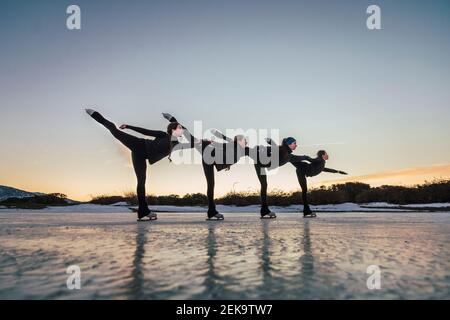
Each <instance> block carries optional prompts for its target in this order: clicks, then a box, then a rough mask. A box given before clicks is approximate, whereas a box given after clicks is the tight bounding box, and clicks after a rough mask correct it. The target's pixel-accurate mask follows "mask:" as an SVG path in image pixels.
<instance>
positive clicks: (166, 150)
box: [127, 119, 195, 164]
mask: <svg viewBox="0 0 450 320" xmlns="http://www.w3.org/2000/svg"><path fill="white" fill-rule="evenodd" d="M170 122H176V120H175V121H172V119H171V121H170ZM127 128H128V129H131V130H134V131H136V132H138V133H140V134H143V135H145V136H149V137H154V138H155V139H153V140H150V139H145V148H146V152H147V159H148V162H149V163H150V164H154V163H156V162H158V161H159V160H161V159H162V158H164V157H167V156H169V155H170V153H171V152H172V150H179V149H188V148H192V147H194V143H195V141H194V138H193V137H191V138H190V139H189V140H190V141H189V142H188V143H180V142H178V139H177V138H175V137H172V136H171V135H169V134H168V133H167V132H164V131H159V130H149V129H144V128H139V127H134V126H127Z"/></svg>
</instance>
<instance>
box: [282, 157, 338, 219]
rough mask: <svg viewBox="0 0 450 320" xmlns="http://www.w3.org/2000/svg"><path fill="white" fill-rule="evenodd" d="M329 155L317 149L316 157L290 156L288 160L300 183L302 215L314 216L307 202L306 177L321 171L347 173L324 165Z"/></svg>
mask: <svg viewBox="0 0 450 320" xmlns="http://www.w3.org/2000/svg"><path fill="white" fill-rule="evenodd" d="M328 158H329V156H328V153H327V152H326V151H325V150H319V151H318V152H317V157H316V158H314V159H313V158H310V157H307V156H303V157H298V156H292V157H291V160H290V162H291V163H292V164H293V165H294V166H295V167H296V168H297V170H296V172H297V178H298V182H299V183H300V187H301V188H302V200H303V217H305V218H306V217H312V218H314V217H316V214H315V213H313V212H312V211H311V208H310V207H309V204H308V198H307V193H308V184H307V182H306V177H314V176H317V175H318V174H320V173H321V172H330V173H339V174H347V173H346V172H344V171H339V170H335V169H330V168H326V167H325V163H326V161H327V160H328ZM303 160H306V161H308V162H310V163H306V162H304V161H303Z"/></svg>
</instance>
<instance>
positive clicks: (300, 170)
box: [295, 162, 309, 207]
mask: <svg viewBox="0 0 450 320" xmlns="http://www.w3.org/2000/svg"><path fill="white" fill-rule="evenodd" d="M308 166H309V164H307V163H305V162H300V163H298V164H296V165H295V167H296V168H297V170H296V173H297V179H298V182H299V183H300V187H301V188H302V201H303V206H304V207H308V197H307V193H308V183H307V181H306V172H307V169H308Z"/></svg>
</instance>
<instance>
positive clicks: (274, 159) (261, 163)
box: [250, 137, 305, 218]
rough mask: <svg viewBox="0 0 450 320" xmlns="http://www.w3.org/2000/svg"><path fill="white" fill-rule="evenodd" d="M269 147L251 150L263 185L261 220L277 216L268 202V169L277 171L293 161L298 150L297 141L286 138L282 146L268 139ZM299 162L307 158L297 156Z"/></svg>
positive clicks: (257, 173)
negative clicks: (294, 152) (293, 153)
mask: <svg viewBox="0 0 450 320" xmlns="http://www.w3.org/2000/svg"><path fill="white" fill-rule="evenodd" d="M266 141H267V143H268V144H270V146H269V147H265V146H256V147H254V148H253V150H250V158H252V159H253V161H254V163H255V164H254V166H255V170H256V175H257V176H258V180H259V182H260V184H261V212H260V213H261V218H276V217H277V216H276V214H275V213H273V212H272V211H270V209H269V205H268V202H267V173H266V169H275V168H278V167H281V166H283V165H285V164H286V163H288V162H290V161H291V158H292V156H293V155H292V152H293V151H294V150H295V149H297V141H296V140H295V139H294V138H292V137H288V138H284V139H283V141H282V144H281V146H278V145H277V144H276V143H275V142H274V141H273V140H272V139H270V138H267V139H266ZM267 157H268V158H267ZM295 157H297V161H300V159H305V156H295Z"/></svg>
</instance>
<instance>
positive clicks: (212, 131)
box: [211, 129, 234, 142]
mask: <svg viewBox="0 0 450 320" xmlns="http://www.w3.org/2000/svg"><path fill="white" fill-rule="evenodd" d="M211 133H212V134H213V135H214V136H216V137H217V138H219V139H222V140H225V141H227V142H234V140H233V139H231V138H229V137H227V136H226V135H224V134H223V133H222V132H220V131H219V130H217V129H211Z"/></svg>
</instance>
